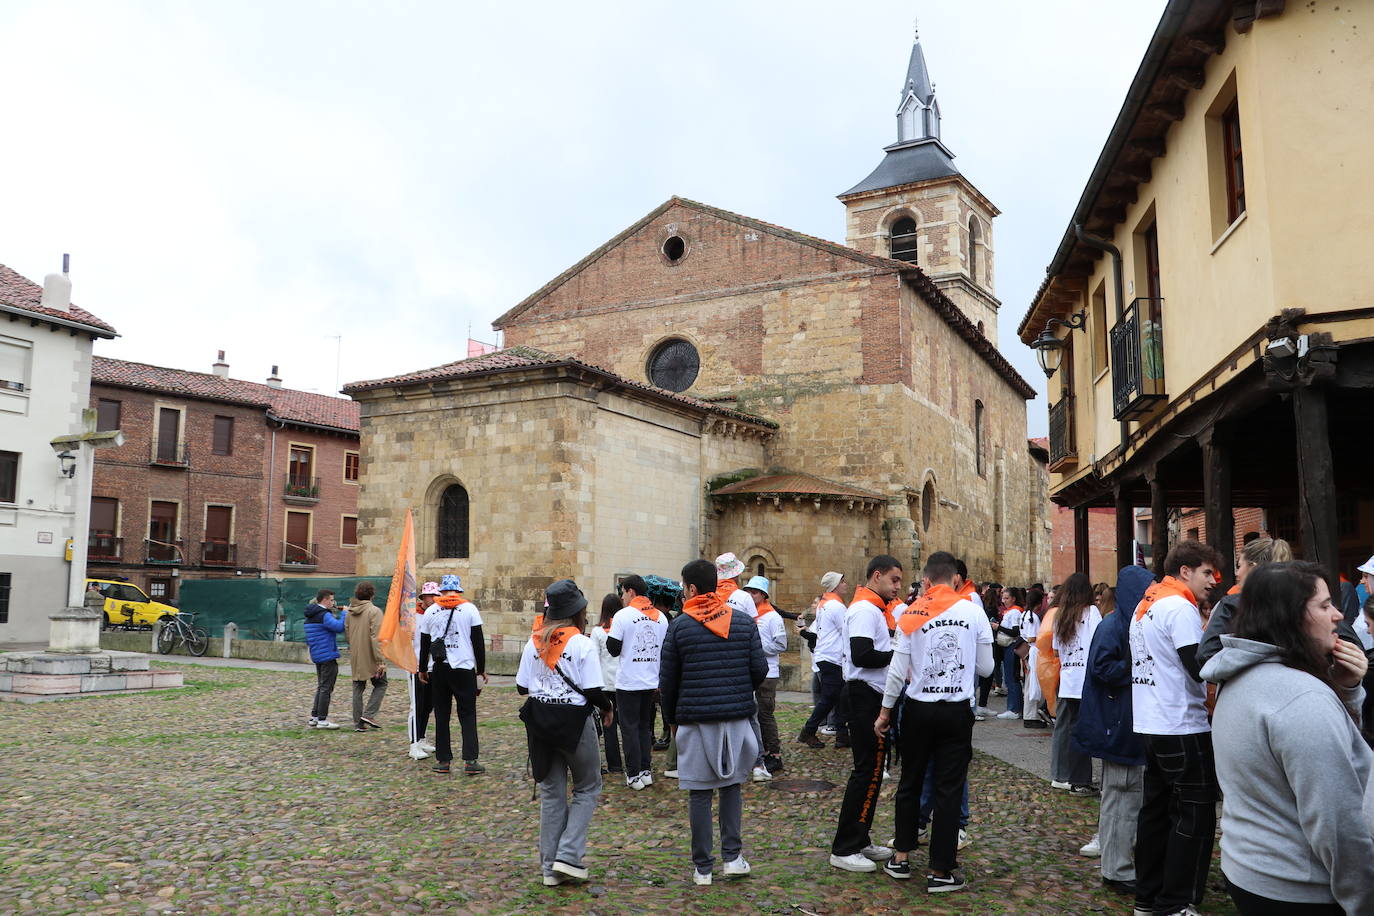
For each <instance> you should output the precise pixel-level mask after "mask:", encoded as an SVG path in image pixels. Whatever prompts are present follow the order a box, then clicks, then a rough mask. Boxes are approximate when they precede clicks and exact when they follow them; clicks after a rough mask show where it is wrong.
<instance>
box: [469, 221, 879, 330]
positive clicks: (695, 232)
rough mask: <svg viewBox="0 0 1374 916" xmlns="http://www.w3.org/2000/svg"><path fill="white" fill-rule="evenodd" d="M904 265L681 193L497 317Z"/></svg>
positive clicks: (575, 313)
mask: <svg viewBox="0 0 1374 916" xmlns="http://www.w3.org/2000/svg"><path fill="white" fill-rule="evenodd" d="M904 266H906V265H903V264H900V263H898V262H894V261H891V260H889V259H887V258H883V257H876V256H873V255H868V254H865V253H863V252H859V251H855V250H853V249H851V248H846V247H845V246H843V245H837V244H835V243H834V242H827V241H825V240H824V239H818V238H814V237H812V236H808V235H804V234H802V233H800V232H793V231H791V230H789V229H784V228H782V227H780V226H774V225H772V224H770V223H765V222H762V221H760V220H755V219H751V218H749V217H746V216H741V215H739V214H736V213H730V212H729V211H726V210H719V209H716V208H715V207H709V206H707V205H705V204H699V203H696V202H695V201H690V200H685V199H683V198H679V197H674V198H672V199H670V200H669V201H667V202H666V203H664V204H663V205H662V206H660V207H658V208H656V209H655V210H654V211H653V212H651V213H649V214H648V215H647V216H645V217H644V218H643V219H641V220H640V221H639V222H637V223H635V224H634V225H633V226H631V227H629V228H628V229H626V230H625V231H624V232H622V233H620V234H619V235H617V236H615V237H614V238H612V239H611V240H610V241H608V242H607V243H606V244H604V245H602V246H601V247H600V248H598V249H597V250H596V251H594V252H592V253H591V254H589V255H588V256H587V257H585V258H583V259H582V260H581V261H579V262H578V263H577V264H575V265H573V266H572V267H571V268H569V269H568V270H566V271H564V272H563V273H561V274H559V275H558V276H557V277H555V278H554V279H553V280H552V281H550V282H549V283H548V284H546V285H545V286H544V287H543V288H541V289H540V290H538V291H537V292H535V293H534V294H533V295H531V296H530V297H529V298H527V299H526V300H525V301H523V302H521V303H520V304H519V305H517V306H516V307H515V308H513V309H511V310H510V311H509V312H507V313H506V314H504V315H502V316H501V317H500V318H498V319H496V321H495V322H493V325H494V326H495V327H496V328H499V329H503V330H504V329H507V328H511V327H519V326H521V325H524V324H533V323H538V322H543V321H559V320H564V319H568V318H577V317H583V316H587V315H592V314H597V313H600V312H606V311H615V310H621V309H628V308H635V307H637V306H639V305H642V304H648V303H653V302H661V301H663V300H667V299H678V298H692V297H708V296H709V297H719V296H722V295H728V294H731V293H733V292H738V291H744V290H748V289H761V288H768V287H769V286H770V285H771V286H777V285H791V284H795V283H798V282H805V281H806V280H808V279H812V278H831V277H835V276H838V275H845V274H849V273H853V272H856V271H858V272H861V273H872V272H873V271H874V270H875V269H878V270H896V269H900V268H902V267H904Z"/></svg>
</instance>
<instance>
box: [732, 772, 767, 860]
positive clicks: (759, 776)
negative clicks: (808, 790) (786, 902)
mask: <svg viewBox="0 0 1374 916" xmlns="http://www.w3.org/2000/svg"><path fill="white" fill-rule="evenodd" d="M772 778H773V774H772V773H770V772H768V770H767V768H766V767H754V782H767V781H768V780H770V779H772ZM727 874H728V872H727Z"/></svg>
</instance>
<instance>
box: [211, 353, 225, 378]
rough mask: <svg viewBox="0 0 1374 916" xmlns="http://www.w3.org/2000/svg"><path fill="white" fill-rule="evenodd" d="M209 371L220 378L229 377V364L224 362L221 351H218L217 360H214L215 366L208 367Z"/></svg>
mask: <svg viewBox="0 0 1374 916" xmlns="http://www.w3.org/2000/svg"><path fill="white" fill-rule="evenodd" d="M210 371H211V372H213V373H215V375H218V376H219V377H220V378H228V377H229V364H228V363H226V362H225V361H224V351H223V350H220V351H219V359H217V360H215V364H214V365H213V366H211V367H210Z"/></svg>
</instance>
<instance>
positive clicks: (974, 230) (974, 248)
mask: <svg viewBox="0 0 1374 916" xmlns="http://www.w3.org/2000/svg"><path fill="white" fill-rule="evenodd" d="M979 234H980V233H979V229H978V217H976V216H970V217H969V218H968V278H969V279H970V280H972V281H974V282H975V283H976V282H978V236H979Z"/></svg>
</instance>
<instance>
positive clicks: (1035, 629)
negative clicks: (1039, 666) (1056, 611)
mask: <svg viewBox="0 0 1374 916" xmlns="http://www.w3.org/2000/svg"><path fill="white" fill-rule="evenodd" d="M1039 635H1040V615H1039V614H1038V613H1036V612H1035V611H1022V612H1021V638H1022V639H1024V640H1025V641H1026V642H1029V643H1033V642H1035V637H1036V636H1039ZM1031 648H1032V649H1034V648H1035V647H1034V646H1031Z"/></svg>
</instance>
